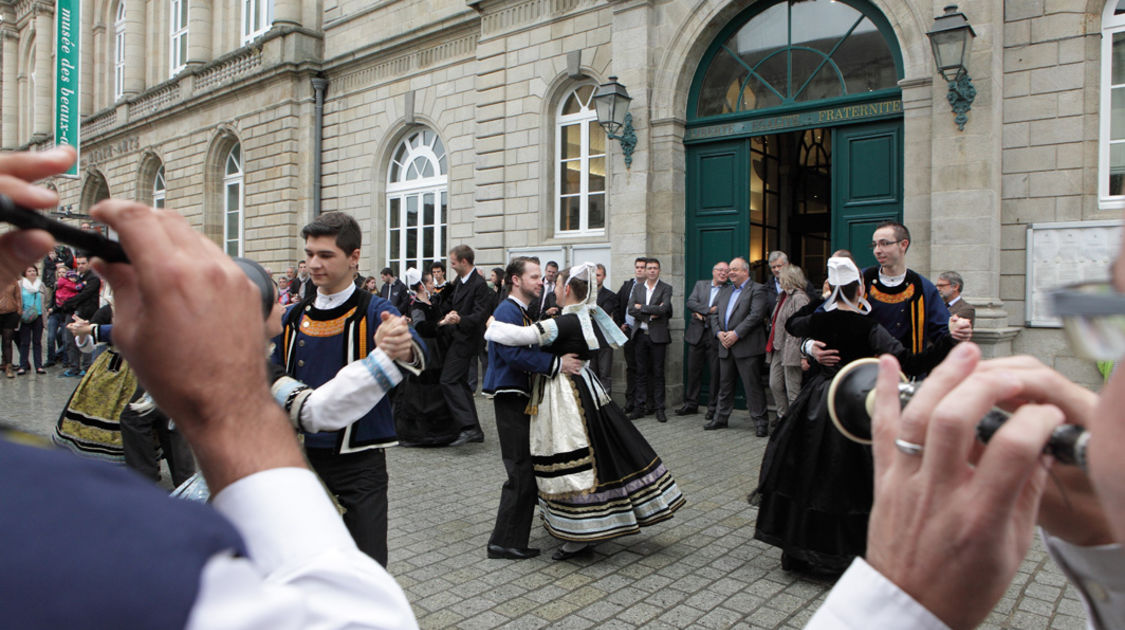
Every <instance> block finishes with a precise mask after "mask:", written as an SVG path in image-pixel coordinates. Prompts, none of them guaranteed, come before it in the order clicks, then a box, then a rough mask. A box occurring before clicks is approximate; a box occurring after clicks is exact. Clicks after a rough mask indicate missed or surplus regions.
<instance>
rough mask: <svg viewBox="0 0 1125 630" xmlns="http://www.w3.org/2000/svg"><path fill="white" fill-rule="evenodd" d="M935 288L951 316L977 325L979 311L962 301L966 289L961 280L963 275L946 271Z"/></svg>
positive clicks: (940, 276)
mask: <svg viewBox="0 0 1125 630" xmlns="http://www.w3.org/2000/svg"><path fill="white" fill-rule="evenodd" d="M934 286H936V287H937V290H938V293H940V294H941V299H942V301H943V302H945V305H946V306H947V307H948V308H949V315H950V316H953V315H956V316H957V317H960V318H961V319H967V320H969V323H970V324H973V325H974V326H975V325H976V319H977V309H976V308H974V307H973V306H972V305H971V304H969V303H968V302H966V301H965V300H963V299H961V290H962V289H964V288H965V280H964V279H963V278H961V274H959V273H957V272H956V271H946V272H944V273H942V274H941V275H939V276H938V281H937V282H935V283H934Z"/></svg>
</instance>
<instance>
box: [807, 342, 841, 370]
mask: <svg viewBox="0 0 1125 630" xmlns="http://www.w3.org/2000/svg"><path fill="white" fill-rule="evenodd" d="M809 355H810V356H812V358H813V360H814V361H816V362H817V363H819V364H821V365H823V366H824V367H832V366H833V365H836V364H837V363H839V362H840V351H839V350H836V349H834V348H829V347H828V346H827V344H825V343H824V342H823V341H814V342H812V347H811V348H809Z"/></svg>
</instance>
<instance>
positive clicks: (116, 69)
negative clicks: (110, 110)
mask: <svg viewBox="0 0 1125 630" xmlns="http://www.w3.org/2000/svg"><path fill="white" fill-rule="evenodd" d="M124 95H125V0H119V2H118V3H117V14H116V16H115V17H114V20H113V100H114V102H116V101H118V100H120V99H121V97H122V96H124Z"/></svg>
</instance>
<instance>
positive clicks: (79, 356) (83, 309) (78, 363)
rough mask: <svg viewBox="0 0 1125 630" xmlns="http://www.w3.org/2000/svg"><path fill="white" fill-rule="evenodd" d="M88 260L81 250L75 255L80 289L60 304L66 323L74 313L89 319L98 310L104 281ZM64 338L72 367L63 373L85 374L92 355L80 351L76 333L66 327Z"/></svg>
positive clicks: (65, 374) (70, 374)
mask: <svg viewBox="0 0 1125 630" xmlns="http://www.w3.org/2000/svg"><path fill="white" fill-rule="evenodd" d="M87 260H88V259H87V258H86V254H84V253H81V252H80V253H77V254H75V255H74V268H75V270H76V271H78V287H79V289H78V293H75V294H74V295H73V296H71V297H70V298H69V299H68V300H67V301H65V302H63V303H62V304H60V305H59V311H60V312H61V313H63V322H64V323H67V324H69V323H70V321H71V316H72V315H76V316H78V317H79V318H81V319H84V320H87V321H89V319H90V318H91V317H93V316H94V311H96V310H98V295H99V293H100V291H101V289H102V281H101V279H100V278H99V277H98V275H97V274H95V273H94V271H93V270H92V269H90V267H89V263H88V262H87ZM63 340H64V341H65V343H66V356H67V359H68V360H69V361H70V365H71V368H70V369H69V370H67V371H65V372H63V373H62V375H63V376H82V375H84V374H85V372H86V368H88V367H90V364H91V363H92V359H91V356H92V355H89V354H86V353H84V352H79V351H78V343H77V342H76V341H75V338H74V333H72V332H70V329H68V328H65V327H64V328H63Z"/></svg>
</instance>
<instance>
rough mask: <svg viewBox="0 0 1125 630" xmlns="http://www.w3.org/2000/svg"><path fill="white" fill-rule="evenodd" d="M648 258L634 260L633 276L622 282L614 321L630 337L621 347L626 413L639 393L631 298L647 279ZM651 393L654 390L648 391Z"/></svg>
mask: <svg viewBox="0 0 1125 630" xmlns="http://www.w3.org/2000/svg"><path fill="white" fill-rule="evenodd" d="M647 263H648V258H645V257H644V256H641V257H639V258H637V259H635V260H634V261H633V278H631V279H629V280H626V281H625V282H622V283H621V288H620V289H618V290H617V313H616V314H615V315H614V316H613V321H615V322H617V325H618V326H620V327H621V332H623V333H625V336H626V337H627V338H628V339H629V340H628V341H626V342H625V345H623V346H622V347H621V349H622V350H623V351H624V352H625V413H632V412H633V399H634V398H636V394H637V359H636V352H634V351H635V350H636V346H634V345H633V328H635V327H636V325H637V323H636V321H635V320H634V319H633V316H632V315H630V314H629V304H630V302H629V298H630V297H632V295H633V288H634V287H636V286H637V285H638V284H640V283H642V282H644V281H645V266H646V264H647ZM648 393H649V394H650V396H649V397H650V398H651V393H652V390H649V392H648Z"/></svg>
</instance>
